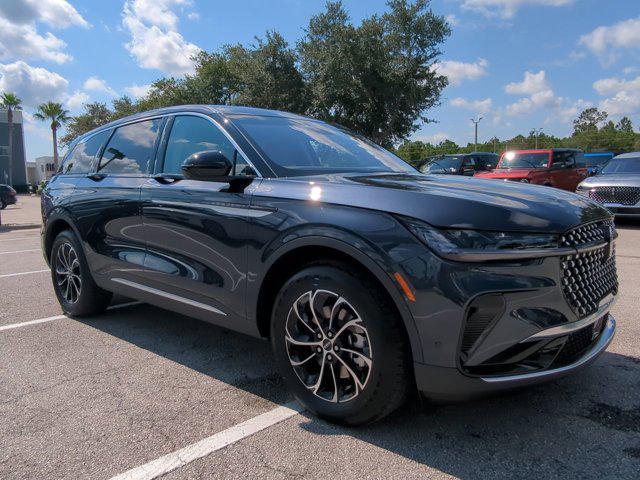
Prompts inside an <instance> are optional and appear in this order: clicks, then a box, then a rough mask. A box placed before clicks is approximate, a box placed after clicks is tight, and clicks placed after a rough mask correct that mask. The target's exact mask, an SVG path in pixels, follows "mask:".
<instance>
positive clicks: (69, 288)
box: [50, 230, 112, 317]
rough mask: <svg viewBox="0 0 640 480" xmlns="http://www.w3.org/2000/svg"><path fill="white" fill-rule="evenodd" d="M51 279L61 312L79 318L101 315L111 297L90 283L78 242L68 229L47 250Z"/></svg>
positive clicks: (89, 275)
mask: <svg viewBox="0 0 640 480" xmlns="http://www.w3.org/2000/svg"><path fill="white" fill-rule="evenodd" d="M50 258H51V261H50V263H51V279H52V280H53V289H54V291H55V293H56V297H58V302H59V303H60V306H61V307H62V310H63V311H64V312H65V313H66V314H68V315H72V316H76V317H83V316H87V315H95V314H97V313H101V312H103V311H104V310H105V309H106V308H107V306H108V305H109V303H110V302H111V297H112V294H111V292H107V291H106V290H103V289H101V288H100V287H98V286H97V285H96V283H95V282H94V281H93V277H92V276H91V272H90V271H89V266H88V265H87V260H86V258H85V256H84V253H83V252H82V249H81V248H80V242H78V239H77V238H76V236H75V234H74V233H73V232H71V231H69V230H65V231H63V232H61V233H60V234H59V235H58V236H57V237H56V239H55V240H54V242H53V246H52V248H51V257H50Z"/></svg>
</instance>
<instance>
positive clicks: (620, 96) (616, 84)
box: [593, 76, 640, 117]
mask: <svg viewBox="0 0 640 480" xmlns="http://www.w3.org/2000/svg"><path fill="white" fill-rule="evenodd" d="M593 88H594V89H595V91H596V92H598V94H599V95H601V96H609V98H605V99H603V100H601V101H600V105H599V107H600V109H601V110H604V111H606V112H607V113H608V114H609V115H612V116H614V117H618V116H622V115H635V114H638V113H640V76H638V77H636V78H634V79H631V80H625V79H621V78H603V79H602V80H598V81H596V82H594V83H593Z"/></svg>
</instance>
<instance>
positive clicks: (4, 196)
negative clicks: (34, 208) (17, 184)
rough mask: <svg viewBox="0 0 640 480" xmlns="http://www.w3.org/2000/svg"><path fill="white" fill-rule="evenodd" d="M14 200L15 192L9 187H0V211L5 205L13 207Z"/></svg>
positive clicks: (15, 200)
mask: <svg viewBox="0 0 640 480" xmlns="http://www.w3.org/2000/svg"><path fill="white" fill-rule="evenodd" d="M17 201H18V200H17V199H16V191H15V190H14V189H13V188H11V187H10V186H9V185H0V210H4V209H5V208H6V207H7V205H13V204H14V203H16V202H17Z"/></svg>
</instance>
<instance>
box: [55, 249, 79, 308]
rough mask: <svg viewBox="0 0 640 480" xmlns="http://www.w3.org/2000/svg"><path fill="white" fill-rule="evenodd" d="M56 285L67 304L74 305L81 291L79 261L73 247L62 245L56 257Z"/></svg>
mask: <svg viewBox="0 0 640 480" xmlns="http://www.w3.org/2000/svg"><path fill="white" fill-rule="evenodd" d="M55 269H56V283H57V284H58V290H59V291H60V294H61V295H62V296H63V297H64V299H65V300H66V301H67V302H68V303H76V302H77V301H78V299H79V298H80V292H81V291H82V279H81V278H80V260H79V259H78V254H77V253H76V251H75V249H74V248H73V245H71V244H70V243H68V242H65V243H63V244H62V245H60V247H59V248H58V254H57V256H56V264H55Z"/></svg>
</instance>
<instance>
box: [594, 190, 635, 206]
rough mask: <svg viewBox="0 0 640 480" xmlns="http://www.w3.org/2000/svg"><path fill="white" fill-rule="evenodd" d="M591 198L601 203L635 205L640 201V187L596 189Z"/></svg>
mask: <svg viewBox="0 0 640 480" xmlns="http://www.w3.org/2000/svg"><path fill="white" fill-rule="evenodd" d="M589 197H591V198H592V199H594V200H595V201H596V202H600V203H619V204H621V205H635V204H636V203H638V202H639V201H640V187H594V188H592V189H591V190H590V191H589Z"/></svg>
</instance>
